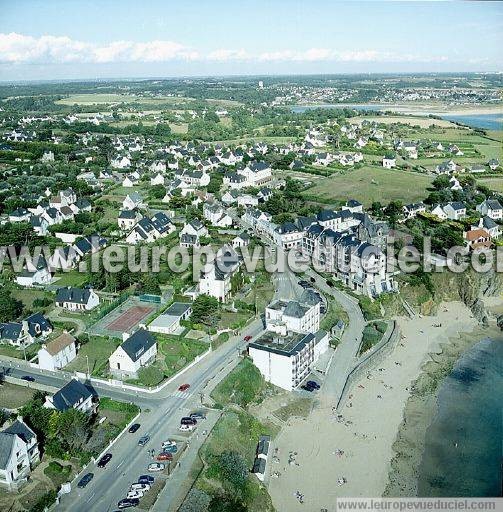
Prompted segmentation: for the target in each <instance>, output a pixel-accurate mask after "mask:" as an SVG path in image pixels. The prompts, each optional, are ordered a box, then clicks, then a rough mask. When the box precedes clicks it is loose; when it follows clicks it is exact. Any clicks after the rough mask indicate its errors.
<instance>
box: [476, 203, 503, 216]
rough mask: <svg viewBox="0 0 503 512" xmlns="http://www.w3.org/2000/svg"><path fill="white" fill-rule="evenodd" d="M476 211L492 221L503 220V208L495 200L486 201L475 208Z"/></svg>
mask: <svg viewBox="0 0 503 512" xmlns="http://www.w3.org/2000/svg"><path fill="white" fill-rule="evenodd" d="M477 211H478V212H480V214H481V215H487V216H488V217H491V219H493V220H502V219H503V206H501V203H500V202H499V201H498V200H497V199H486V200H485V201H482V203H480V204H479V205H478V206H477Z"/></svg>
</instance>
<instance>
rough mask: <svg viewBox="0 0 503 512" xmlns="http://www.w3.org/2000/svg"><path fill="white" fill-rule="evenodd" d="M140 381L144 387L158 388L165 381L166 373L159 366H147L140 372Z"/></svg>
mask: <svg viewBox="0 0 503 512" xmlns="http://www.w3.org/2000/svg"><path fill="white" fill-rule="evenodd" d="M138 379H139V380H140V382H141V383H142V384H143V385H144V386H157V384H159V383H160V382H162V380H163V379H164V373H163V372H162V371H161V370H160V369H159V368H158V367H157V366H147V367H146V368H141V369H140V370H139V371H138Z"/></svg>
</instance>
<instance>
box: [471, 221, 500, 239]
mask: <svg viewBox="0 0 503 512" xmlns="http://www.w3.org/2000/svg"><path fill="white" fill-rule="evenodd" d="M471 229H483V230H484V231H487V232H488V233H489V236H490V237H491V240H496V239H497V238H499V237H500V236H501V226H500V225H499V224H496V222H494V220H493V219H491V217H488V216H487V215H486V216H485V217H481V218H480V219H479V222H478V224H475V225H474V226H471Z"/></svg>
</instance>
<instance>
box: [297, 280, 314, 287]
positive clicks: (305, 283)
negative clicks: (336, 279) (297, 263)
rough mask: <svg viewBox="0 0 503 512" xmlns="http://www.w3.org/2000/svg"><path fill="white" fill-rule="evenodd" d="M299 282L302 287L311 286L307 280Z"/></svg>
mask: <svg viewBox="0 0 503 512" xmlns="http://www.w3.org/2000/svg"><path fill="white" fill-rule="evenodd" d="M298 284H299V285H300V286H302V288H309V286H311V285H310V284H309V283H308V282H307V281H304V280H302V281H299V282H298Z"/></svg>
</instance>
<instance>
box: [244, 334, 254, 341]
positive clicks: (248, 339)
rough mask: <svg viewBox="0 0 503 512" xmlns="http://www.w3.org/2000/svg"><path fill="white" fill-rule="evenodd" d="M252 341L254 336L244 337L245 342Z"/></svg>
mask: <svg viewBox="0 0 503 512" xmlns="http://www.w3.org/2000/svg"><path fill="white" fill-rule="evenodd" d="M251 339H252V336H250V335H248V336H245V337H244V340H245V341H250V340H251Z"/></svg>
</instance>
